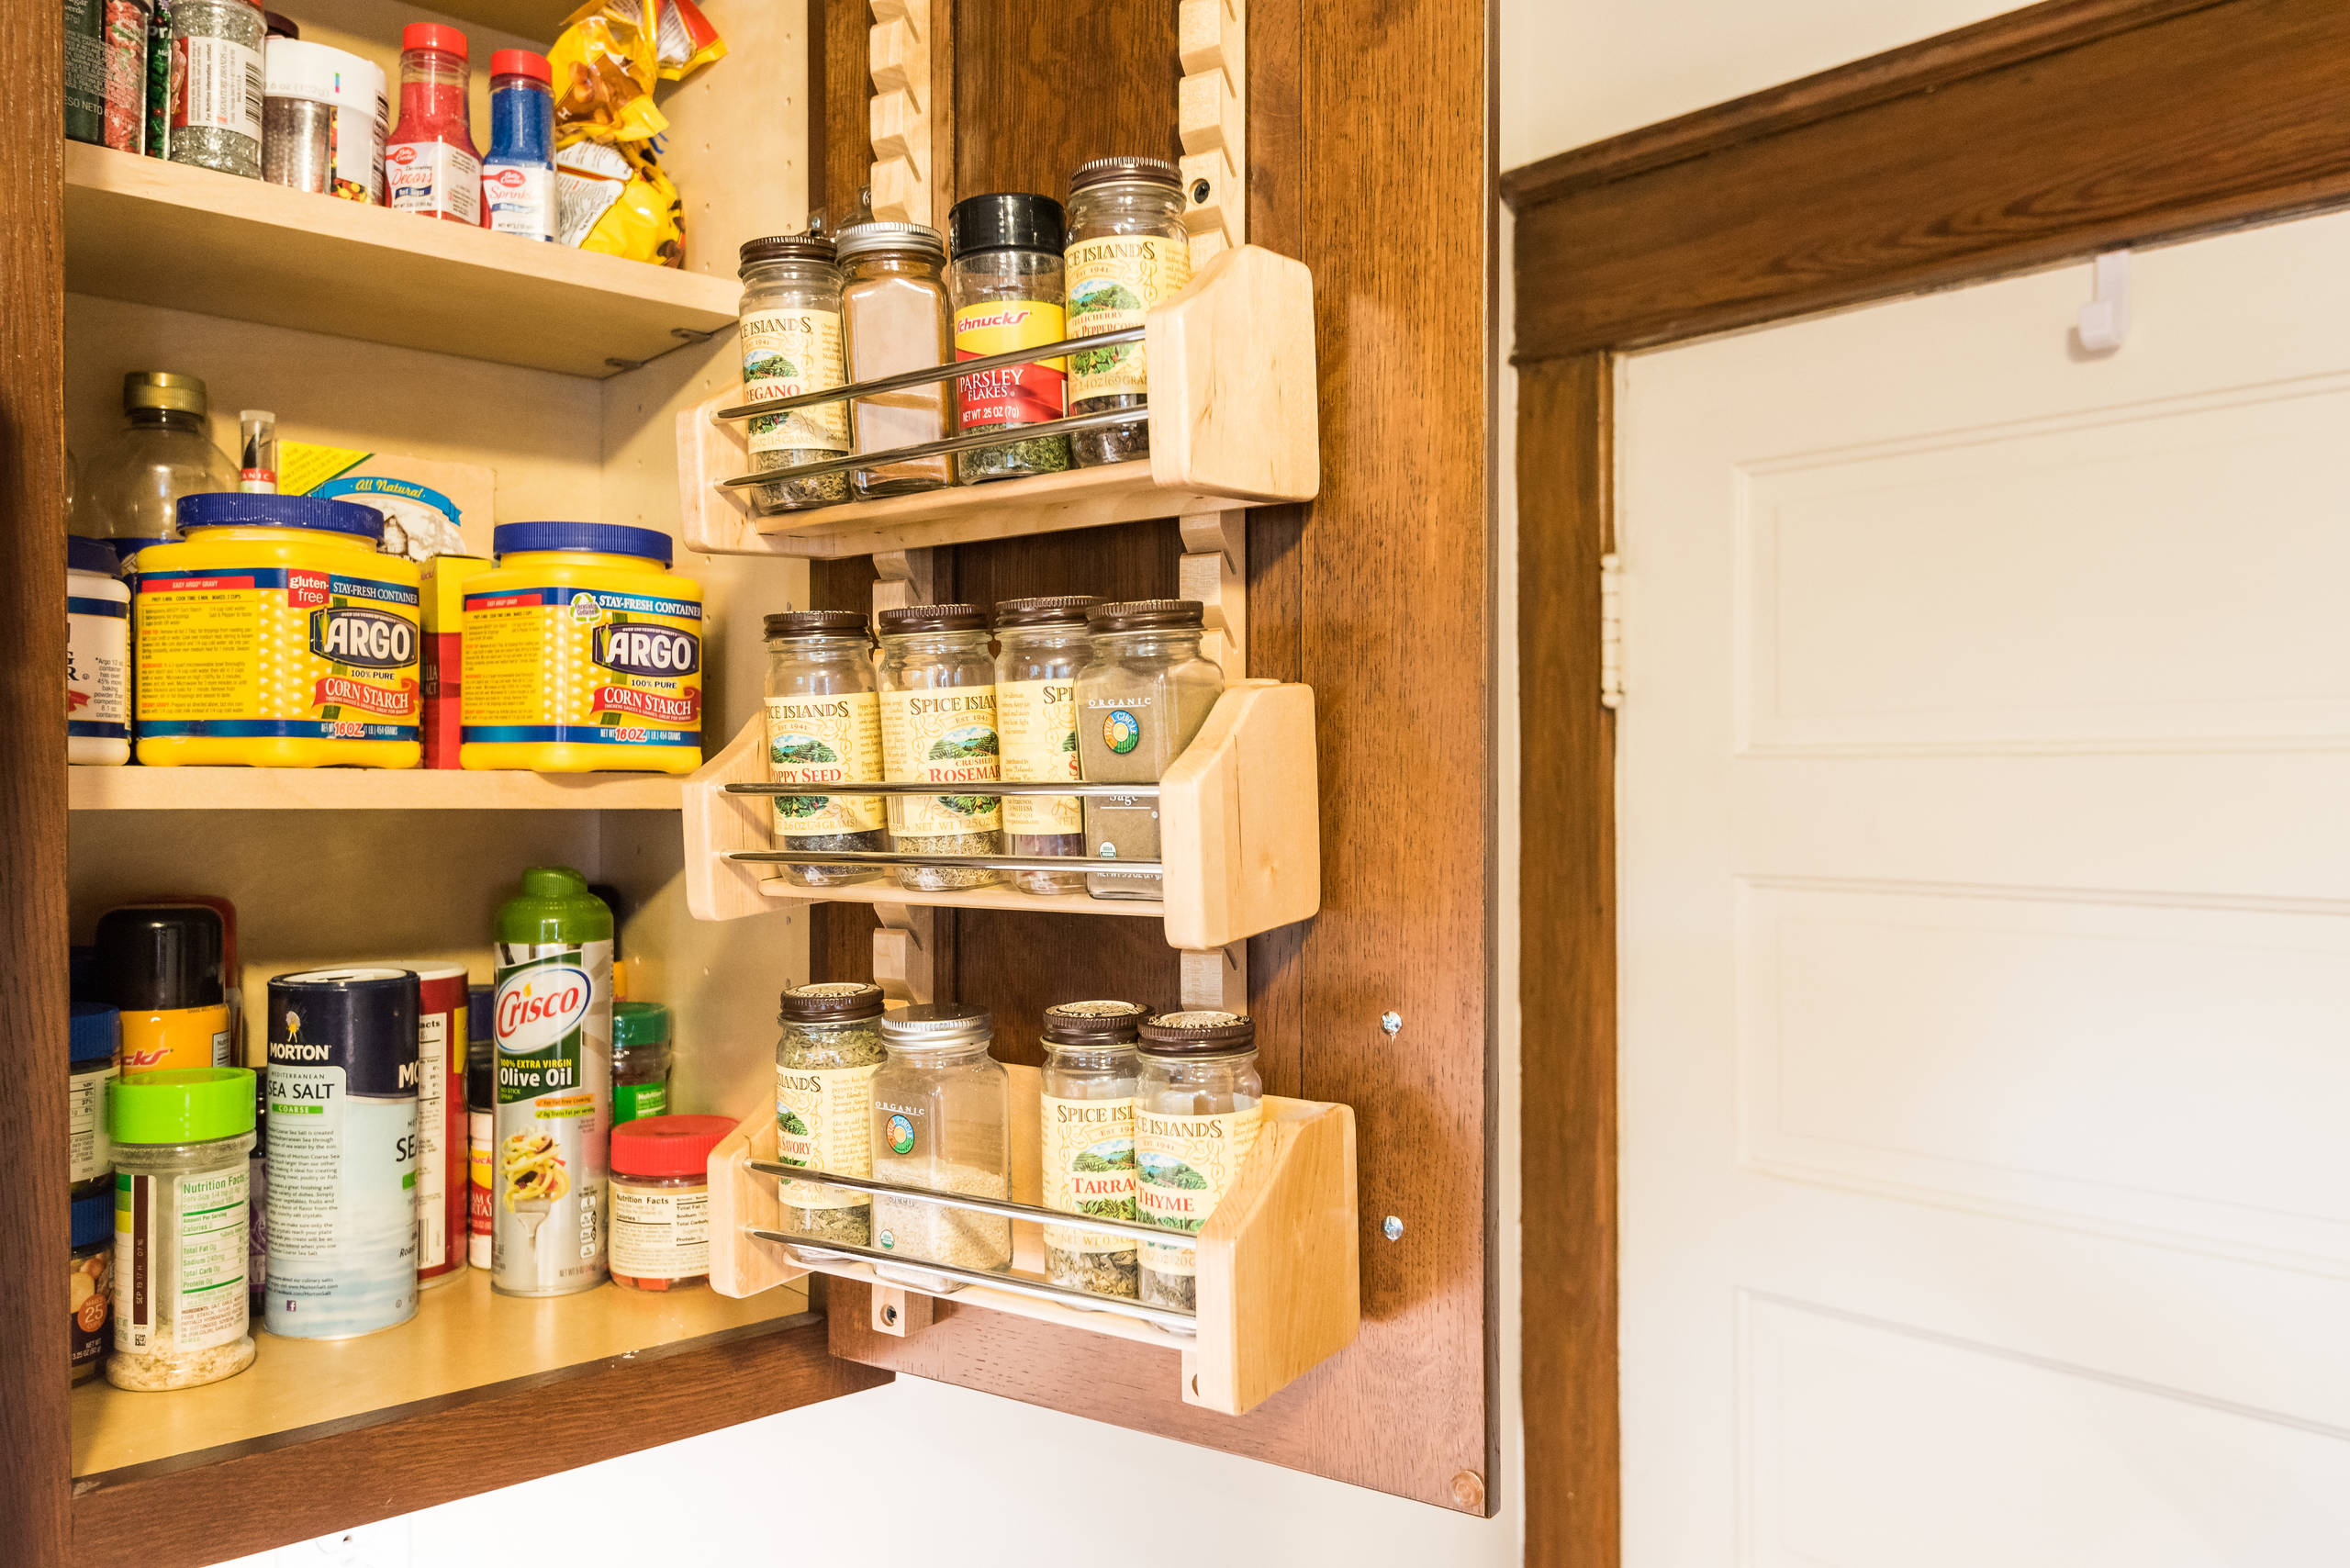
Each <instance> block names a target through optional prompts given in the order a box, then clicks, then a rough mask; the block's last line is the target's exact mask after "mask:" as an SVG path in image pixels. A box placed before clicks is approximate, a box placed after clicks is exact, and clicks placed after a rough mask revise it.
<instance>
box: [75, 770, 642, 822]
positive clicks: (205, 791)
mask: <svg viewBox="0 0 2350 1568" xmlns="http://www.w3.org/2000/svg"><path fill="white" fill-rule="evenodd" d="M683 782H684V781H683V780H682V779H680V778H676V777H675V776H673V775H670V774H666V773H522V772H515V771H510V770H508V769H503V768H501V769H496V770H482V771H475V770H472V769H466V768H454V767H404V768H387V767H70V768H68V769H66V805H67V807H68V808H69V809H70V810H73V811H77V812H176V811H204V812H510V811H538V812H673V811H676V810H677V801H678V798H679V795H680V792H681V786H682V784H683Z"/></svg>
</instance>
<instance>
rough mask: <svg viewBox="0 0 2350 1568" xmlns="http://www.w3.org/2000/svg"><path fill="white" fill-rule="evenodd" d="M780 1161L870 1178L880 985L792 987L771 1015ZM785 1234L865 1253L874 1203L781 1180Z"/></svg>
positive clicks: (847, 1192)
mask: <svg viewBox="0 0 2350 1568" xmlns="http://www.w3.org/2000/svg"><path fill="white" fill-rule="evenodd" d="M777 1022H778V1023H779V1024H781V1025H783V1033H782V1035H781V1036H779V1037H778V1039H777V1040H776V1043H775V1144H776V1159H777V1160H778V1162H779V1163H781V1164H785V1165H796V1166H800V1167H801V1168H803V1169H805V1170H829V1171H831V1172H832V1173H833V1174H834V1175H835V1176H870V1175H872V1174H873V1075H874V1073H875V1071H876V1070H878V1069H879V1067H880V1065H881V1062H882V1058H884V1057H885V1056H886V1055H887V1054H888V1053H887V1052H885V1051H884V1050H883V1049H882V1047H881V988H880V987H879V986H878V985H864V984H860V983H857V982H856V981H846V980H836V981H823V982H820V983H818V984H815V985H802V986H794V987H793V988H792V989H791V990H789V991H785V992H784V993H783V998H782V1002H781V1004H780V1007H779V1010H778V1014H777ZM776 1195H777V1198H778V1201H779V1202H780V1203H781V1204H782V1213H783V1228H784V1229H786V1230H789V1231H790V1232H792V1233H793V1234H795V1235H799V1236H804V1237H807V1238H809V1239H810V1240H811V1241H840V1242H846V1243H847V1244H848V1245H850V1246H852V1247H866V1246H869V1245H871V1244H872V1239H873V1209H872V1202H873V1201H872V1199H871V1198H870V1197H868V1196H867V1194H865V1193H859V1192H854V1191H852V1190H850V1189H849V1188H846V1187H824V1186H819V1185H817V1184H816V1183H815V1182H794V1181H791V1180H789V1179H788V1178H787V1179H785V1180H783V1181H781V1182H778V1183H777V1192H776Z"/></svg>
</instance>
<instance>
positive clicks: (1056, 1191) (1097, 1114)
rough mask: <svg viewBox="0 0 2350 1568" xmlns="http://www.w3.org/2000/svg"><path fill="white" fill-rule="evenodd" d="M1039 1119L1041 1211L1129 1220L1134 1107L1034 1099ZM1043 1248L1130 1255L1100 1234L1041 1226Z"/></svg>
mask: <svg viewBox="0 0 2350 1568" xmlns="http://www.w3.org/2000/svg"><path fill="white" fill-rule="evenodd" d="M1037 1102H1038V1105H1039V1108H1040V1110H1041V1112H1042V1114H1043V1122H1044V1126H1043V1133H1044V1138H1043V1142H1044V1178H1045V1183H1044V1184H1045V1205H1044V1206H1045V1207H1046V1208H1048V1209H1058V1210H1060V1211H1061V1213H1063V1214H1072V1215H1101V1216H1102V1218H1104V1219H1132V1218H1134V1217H1135V1103H1134V1102H1133V1101H1132V1100H1063V1099H1059V1098H1057V1096H1054V1095H1051V1094H1041V1095H1038V1096H1037ZM1045 1245H1046V1246H1047V1247H1050V1248H1052V1249H1055V1250H1057V1251H1061V1252H1131V1251H1133V1250H1134V1249H1135V1244H1134V1242H1133V1241H1132V1240H1131V1239H1129V1238H1125V1237H1123V1236H1110V1235H1105V1234H1103V1233H1102V1232H1100V1231H1084V1230H1060V1229H1057V1228H1055V1227H1053V1226H1046V1228H1045Z"/></svg>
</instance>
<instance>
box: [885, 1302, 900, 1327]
mask: <svg viewBox="0 0 2350 1568" xmlns="http://www.w3.org/2000/svg"><path fill="white" fill-rule="evenodd" d="M881 1321H882V1322H884V1323H886V1324H888V1325H889V1326H890V1327H892V1328H895V1327H897V1326H898V1309H897V1308H896V1307H894V1306H885V1307H883V1308H882V1309H881Z"/></svg>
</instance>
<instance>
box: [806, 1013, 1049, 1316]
mask: <svg viewBox="0 0 2350 1568" xmlns="http://www.w3.org/2000/svg"><path fill="white" fill-rule="evenodd" d="M993 1036H994V1031H993V1028H992V1025H991V1021H990V1018H989V1016H988V1013H987V1009H985V1008H983V1007H964V1006H958V1005H956V1004H955V1003H952V1002H924V1003H922V1004H920V1005H917V1006H913V1007H901V1008H899V1009H898V1010H897V1011H896V1012H894V1013H892V1014H889V1015H888V1016H887V1017H885V1018H883V1019H882V1020H881V1043H882V1045H883V1046H884V1047H887V1048H888V1050H889V1053H890V1059H889V1060H888V1061H887V1062H885V1063H884V1064H883V1065H882V1068H881V1070H880V1071H879V1072H878V1073H876V1074H874V1076H873V1175H874V1179H875V1180H876V1181H880V1182H890V1183H891V1184H893V1185H895V1186H900V1187H921V1188H925V1189H927V1190H928V1191H930V1192H934V1193H956V1194H957V1195H959V1196H963V1197H968V1198H996V1199H1002V1198H1003V1197H1006V1196H1007V1195H1009V1193H1010V1192H1011V1180H1010V1177H1011V1169H1012V1167H1011V1156H1012V1145H1011V1080H1010V1078H1009V1076H1008V1075H1007V1074H1006V1073H1005V1072H1004V1070H1003V1067H1002V1063H1000V1062H998V1061H996V1060H995V1058H992V1057H990V1056H989V1055H988V1043H989V1041H990V1039H992V1038H993ZM844 1174H845V1172H844ZM873 1244H874V1246H875V1247H876V1248H878V1249H880V1250H881V1251H884V1252H890V1253H894V1254H896V1255H898V1256H900V1257H902V1258H905V1259H907V1260H909V1261H927V1262H933V1263H952V1264H955V1265H957V1266H958V1267H961V1268H966V1269H1006V1268H1009V1267H1011V1265H1012V1222H1011V1221H1010V1220H1008V1219H1003V1218H1001V1217H999V1216H997V1215H989V1214H981V1213H979V1212H978V1211H976V1210H972V1209H956V1208H948V1207H946V1205H944V1204H929V1203H924V1202H923V1201H922V1200H921V1199H919V1198H900V1197H892V1196H890V1194H889V1193H876V1194H874V1198H873ZM878 1271H879V1272H881V1273H882V1274H883V1275H884V1276H885V1277H896V1278H906V1277H907V1276H905V1275H903V1274H894V1275H893V1274H892V1271H891V1266H890V1265H889V1264H886V1263H885V1264H880V1265H878ZM925 1277H929V1278H935V1276H923V1275H921V1274H920V1273H916V1274H914V1275H912V1279H913V1280H914V1281H915V1282H920V1281H921V1280H923V1278H925Z"/></svg>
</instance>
